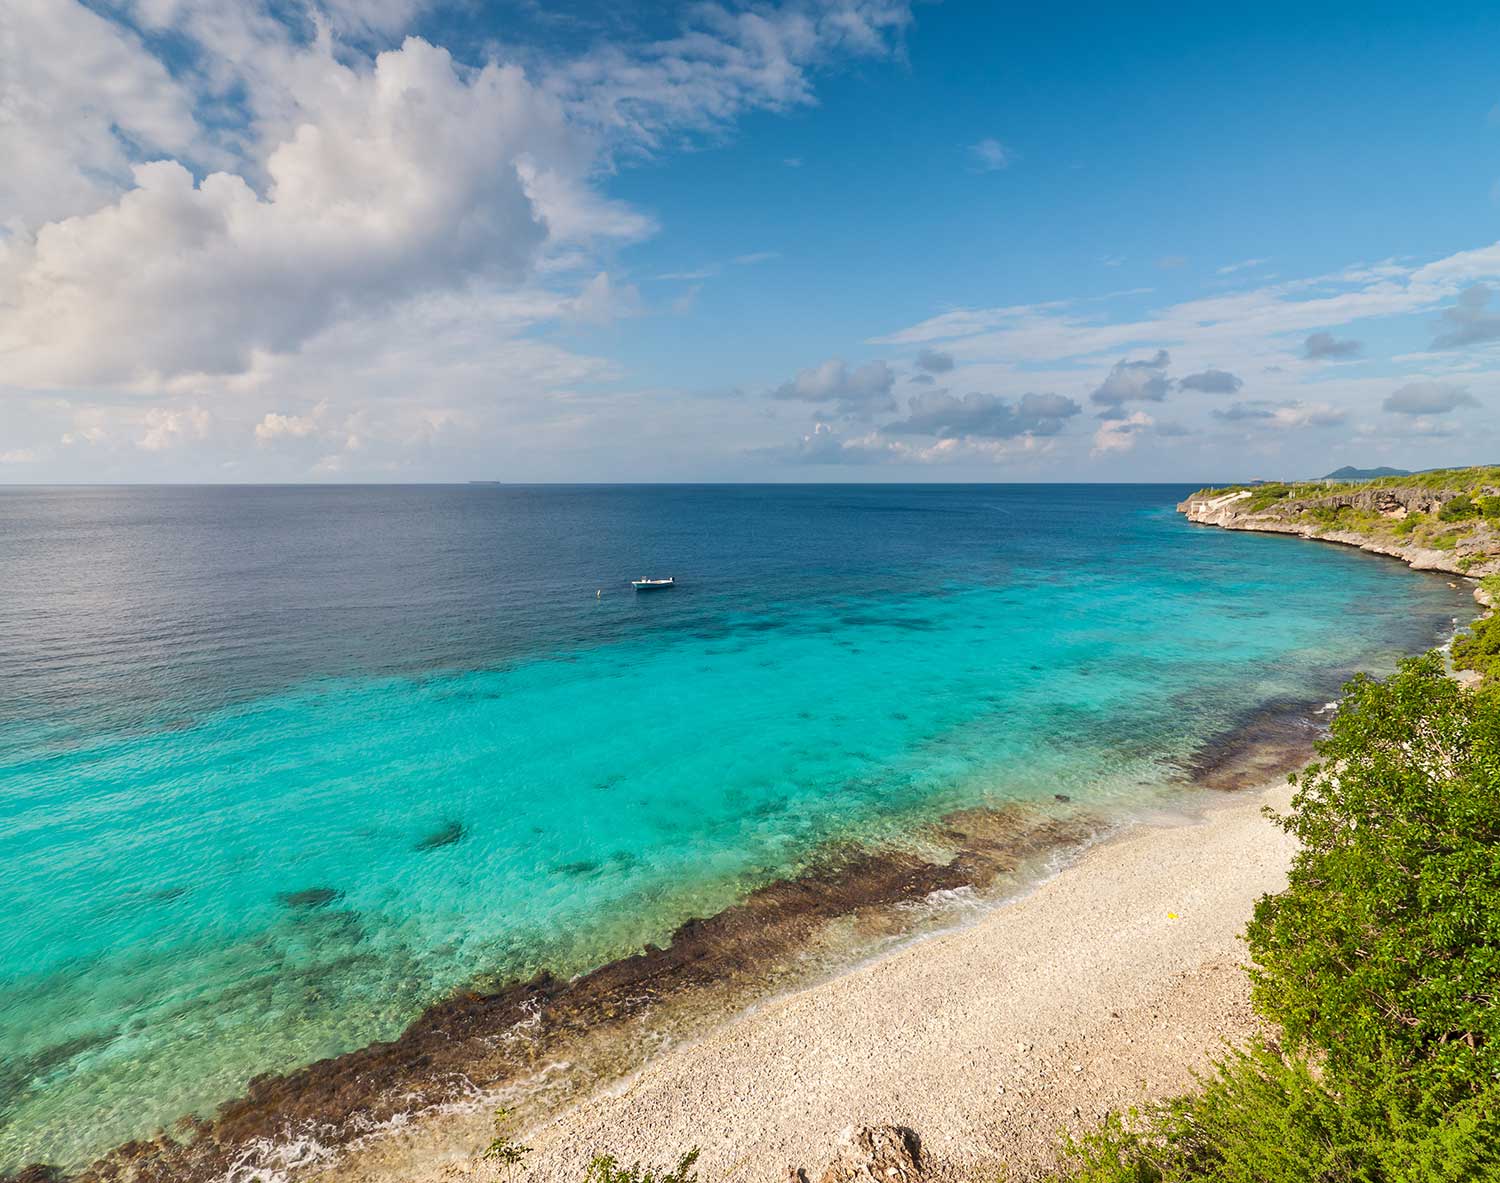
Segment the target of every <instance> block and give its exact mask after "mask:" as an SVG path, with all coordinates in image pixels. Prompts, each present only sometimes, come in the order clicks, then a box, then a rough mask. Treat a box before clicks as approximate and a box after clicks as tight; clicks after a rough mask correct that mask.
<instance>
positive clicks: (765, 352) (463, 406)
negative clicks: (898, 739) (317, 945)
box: [0, 0, 1500, 482]
mask: <svg viewBox="0 0 1500 1183" xmlns="http://www.w3.org/2000/svg"><path fill="white" fill-rule="evenodd" d="M0 22H8V24H9V26H10V27H9V28H0V33H5V34H9V36H0V46H3V47H4V48H0V56H3V55H5V54H10V55H11V56H12V59H13V60H10V61H4V60H0V154H3V155H4V156H5V158H7V159H9V160H12V161H15V162H17V163H18V165H19V167H16V168H14V169H11V170H8V171H7V173H6V175H5V176H4V177H0V481H23V482H28V481H47V480H227V481H241V480H251V481H253V480H397V481H399V480H465V479H471V478H496V479H506V480H517V481H523V480H632V479H663V480H1143V479H1171V480H1188V481H1192V480H1200V479H1201V480H1208V479H1231V478H1239V477H1248V476H1261V475H1286V476H1306V475H1315V474H1317V473H1319V472H1321V471H1325V470H1327V469H1330V468H1333V467H1336V466H1338V465H1341V464H1346V463H1354V464H1359V465H1367V464H1368V465H1373V464H1396V465H1400V466H1404V467H1426V466H1432V465H1439V464H1445V463H1467V462H1479V461H1497V460H1500V430H1497V419H1496V416H1495V410H1494V409H1495V407H1496V405H1497V399H1500V367H1497V365H1496V353H1495V351H1496V349H1497V348H1500V294H1497V295H1496V296H1495V297H1494V298H1493V300H1491V298H1490V297H1489V290H1490V288H1491V287H1493V286H1495V285H1497V284H1500V245H1497V242H1496V240H1497V238H1500V106H1497V104H1500V73H1497V70H1496V57H1497V54H1496V47H1497V46H1500V11H1497V10H1495V9H1494V8H1493V6H1480V5H1470V6H1459V5H1449V6H1444V7H1443V8H1441V9H1440V10H1436V11H1432V10H1428V11H1419V10H1418V9H1417V8H1415V7H1414V6H1403V7H1399V8H1398V7H1395V6H1388V5H1371V4H1365V5H1352V4H1350V5H1311V4H1302V5H1259V6H1256V8H1255V10H1254V11H1253V12H1239V13H1234V12H1230V13H1226V12H1223V11H1219V12H1208V11H1206V10H1205V9H1204V6H1200V5H1185V4H1184V5H1156V6H1121V5H1105V4H1098V5H1088V4H1084V5H1072V6H1053V7H1052V8H1049V9H1046V10H1042V11H1030V10H1005V9H1002V8H1001V7H1000V6H995V5H988V4H977V3H961V2H957V0H948V2H945V3H919V4H908V3H906V2H904V0H802V2H796V3H779V4H755V5H726V6H717V5H715V6H704V5H693V6H681V7H671V6H667V5H661V4H649V5H648V4H636V5H630V4H615V5H608V6H605V5H579V4H542V3H539V2H537V3H518V4H511V5H504V4H478V3H474V2H471V0H464V2H462V3H452V4H444V3H426V2H423V0H375V2H371V3H354V0H318V2H317V3H313V2H312V0H277V2H276V3H271V4H264V5H262V6H257V4H255V3H246V2H243V0H118V2H110V3H106V2H104V0H95V2H94V3H91V4H90V5H89V6H87V7H85V6H84V5H82V4H78V3H77V2H76V0H17V2H16V3H15V4H13V5H10V6H7V13H6V14H5V15H4V16H0Z"/></svg>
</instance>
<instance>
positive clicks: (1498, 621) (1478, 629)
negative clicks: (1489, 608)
mask: <svg viewBox="0 0 1500 1183" xmlns="http://www.w3.org/2000/svg"><path fill="white" fill-rule="evenodd" d="M1494 578H1495V577H1494V576H1491V577H1490V579H1494ZM1489 582H1490V580H1489V579H1487V580H1485V583H1486V585H1488V584H1489ZM1453 664H1454V666H1455V667H1457V668H1458V669H1461V670H1475V671H1476V672H1478V673H1480V674H1483V675H1484V677H1485V678H1486V679H1491V678H1493V679H1495V680H1496V681H1500V615H1495V616H1486V617H1485V618H1484V619H1483V620H1476V621H1475V622H1474V623H1473V624H1472V625H1470V626H1469V631H1468V632H1466V633H1462V634H1460V635H1459V636H1457V637H1455V638H1454V639H1453Z"/></svg>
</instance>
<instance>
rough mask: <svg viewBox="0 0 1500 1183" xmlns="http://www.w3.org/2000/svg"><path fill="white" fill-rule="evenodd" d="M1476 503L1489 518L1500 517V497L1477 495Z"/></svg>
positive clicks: (1480, 510)
mask: <svg viewBox="0 0 1500 1183" xmlns="http://www.w3.org/2000/svg"><path fill="white" fill-rule="evenodd" d="M1474 504H1475V505H1477V506H1478V507H1479V512H1480V513H1482V514H1484V516H1485V517H1487V518H1500V497H1476V498H1474Z"/></svg>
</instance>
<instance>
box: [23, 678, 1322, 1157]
mask: <svg viewBox="0 0 1500 1183" xmlns="http://www.w3.org/2000/svg"><path fill="white" fill-rule="evenodd" d="M1312 705H1313V704H1311V703H1290V702H1285V703H1273V704H1268V705H1267V706H1265V707H1263V708H1260V709H1258V710H1256V711H1254V712H1251V713H1249V714H1247V715H1246V717H1245V718H1243V719H1241V720H1239V721H1237V723H1236V725H1235V726H1233V727H1232V728H1230V729H1228V730H1226V731H1225V732H1224V733H1222V734H1220V735H1216V736H1210V737H1208V738H1206V739H1205V740H1204V742H1203V743H1202V744H1201V745H1200V747H1199V748H1198V750H1197V751H1196V753H1195V754H1194V756H1193V758H1192V759H1191V760H1190V761H1188V762H1187V763H1186V764H1185V765H1184V766H1183V769H1182V773H1183V775H1182V783H1183V785H1184V786H1197V787H1200V788H1207V789H1211V790H1218V791H1231V792H1232V791H1236V790H1243V789H1246V788H1250V787H1252V786H1255V785H1260V784H1264V783H1266V782H1267V781H1268V780H1274V779H1275V778H1277V777H1279V776H1284V775H1285V773H1286V772H1287V771H1290V770H1291V769H1294V768H1296V767H1300V766H1301V765H1302V764H1303V763H1305V762H1306V760H1307V759H1309V758H1310V757H1311V755H1312V744H1313V740H1314V738H1315V734H1314V732H1313V731H1312V730H1311V729H1309V727H1308V726H1307V719H1308V718H1309V711H1310V709H1311V707H1312ZM1110 830H1111V826H1110V823H1109V822H1108V821H1107V820H1106V819H1105V818H1102V817H1099V816H1097V815H1094V814H1092V813H1089V812H1087V811H1085V810H1081V809H1079V808H1077V807H1076V806H1074V805H1072V804H1071V803H1070V802H1067V801H1064V800H1059V801H1056V802H1054V803H1053V804H1052V807H1051V808H1050V809H1048V810H1042V809H1041V808H1039V807H1023V806H1019V805H1011V806H1003V807H998V808H974V809H965V810H961V811H958V812H955V813H950V814H947V815H945V816H943V817H942V818H940V819H938V820H937V821H935V822H934V823H932V824H931V825H930V826H929V827H927V828H926V830H925V831H924V832H922V833H921V834H919V835H918V837H919V838H920V839H921V842H920V843H919V844H918V845H919V846H920V847H924V848H925V850H926V851H927V853H917V852H916V850H914V849H899V848H881V849H867V848H860V847H840V848H835V849H829V850H827V851H824V852H823V854H822V855H821V856H820V857H819V858H818V859H817V860H815V862H814V865H813V866H812V867H811V869H809V870H807V871H805V872H803V873H802V874H800V875H797V876H794V877H792V878H788V879H781V880H777V881H774V882H772V883H769V884H767V885H766V886H764V887H762V888H759V889H758V890H756V891H755V892H753V893H751V895H750V896H748V897H747V898H746V899H745V900H744V901H742V902H741V903H739V904H736V905H733V906H731V907H730V908H727V909H725V910H724V911H722V912H719V913H717V914H716V915H714V916H711V917H709V918H707V919H702V920H690V921H688V922H686V923H685V924H683V925H682V926H681V927H680V928H679V929H678V930H677V931H676V932H675V933H674V934H673V936H672V939H671V941H670V942H669V943H668V944H667V945H666V947H664V948H658V947H656V946H647V948H646V949H645V950H644V951H642V952H641V953H638V954H635V955H634V956H631V957H626V958H623V959H620V960H618V961H614V962H611V963H609V964H606V965H603V966H601V967H600V968H598V969H596V970H594V971H592V972H590V973H587V974H584V975H582V976H580V977H577V978H573V979H571V980H563V979H560V978H557V977H555V976H553V975H550V974H542V975H540V976H538V977H537V978H535V979H532V980H530V981H527V982H515V983H511V984H509V985H505V986H503V987H500V988H498V989H493V990H480V989H476V990H471V991H464V992H461V993H458V994H456V995H454V996H453V997H451V998H449V999H447V1000H446V1001H443V1002H440V1003H437V1004H435V1005H433V1006H431V1007H429V1008H428V1009H427V1010H426V1011H425V1012H424V1013H423V1014H422V1015H420V1016H419V1017H418V1018H417V1019H416V1020H414V1021H413V1022H412V1023H411V1025H410V1026H409V1027H407V1029H406V1030H405V1031H403V1032H402V1033H401V1035H399V1036H398V1037H397V1038H396V1039H394V1040H391V1041H388V1042H380V1043H374V1044H371V1045H368V1046H366V1047H363V1048H359V1049H356V1050H354V1051H351V1052H347V1053H345V1054H343V1055H340V1056H334V1057H331V1058H329V1059H325V1060H321V1061H318V1062H316V1063H313V1064H309V1065H308V1066H306V1067H304V1068H301V1069H298V1070H296V1071H293V1072H288V1073H284V1074H267V1075H264V1076H260V1077H256V1078H255V1079H253V1080H252V1081H250V1082H249V1084H248V1085H247V1086H246V1090H245V1092H244V1093H243V1094H242V1095H241V1096H239V1097H237V1098H235V1099H233V1100H231V1101H229V1102H226V1103H225V1104H224V1105H222V1106H221V1107H220V1108H219V1109H218V1111H217V1112H216V1113H215V1114H214V1115H213V1116H212V1117H210V1118H206V1119H205V1118H192V1117H189V1118H184V1119H183V1120H182V1121H180V1122H179V1123H178V1124H177V1126H176V1127H175V1128H174V1129H173V1130H170V1131H168V1130H163V1131H161V1132H160V1133H159V1134H157V1135H156V1136H155V1137H153V1138H150V1139H142V1140H137V1141H132V1142H128V1143H125V1144H123V1145H120V1146H118V1147H116V1148H115V1149H114V1150H112V1151H110V1152H109V1153H108V1154H106V1155H104V1156H103V1157H102V1158H100V1159H98V1160H97V1161H95V1162H94V1163H92V1164H90V1165H89V1166H87V1167H85V1168H84V1169H82V1170H81V1171H79V1172H78V1173H76V1174H71V1175H70V1174H68V1173H66V1172H63V1171H59V1170H57V1169H56V1168H55V1167H52V1166H50V1165H45V1164H34V1165H33V1166H30V1167H28V1168H26V1169H25V1170H23V1171H22V1172H20V1174H19V1175H16V1176H9V1177H0V1183H12V1180H14V1181H15V1183H60V1181H62V1180H66V1179H71V1180H78V1181H79V1183H106V1181H107V1183H219V1181H223V1180H240V1179H279V1178H297V1177H302V1176H304V1175H307V1174H311V1173H318V1172H320V1171H323V1170H327V1169H328V1168H329V1167H331V1166H333V1165H334V1164H335V1163H336V1162H338V1161H339V1159H340V1158H341V1157H342V1156H343V1153H344V1151H345V1150H346V1149H348V1148H350V1147H352V1146H354V1145H356V1144H361V1143H364V1142H367V1141H369V1140H370V1138H371V1137H372V1135H373V1136H375V1137H377V1138H378V1137H379V1136H380V1135H381V1134H382V1133H383V1132H386V1131H389V1130H392V1129H394V1128H397V1127H405V1126H409V1125H410V1124H411V1123H412V1122H413V1121H414V1120H415V1121H419V1120H421V1117H422V1115H423V1114H439V1113H443V1112H449V1111H451V1110H452V1109H453V1107H455V1106H457V1107H460V1108H474V1109H475V1112H476V1114H481V1115H482V1112H483V1110H482V1108H481V1107H476V1106H475V1105H474V1102H475V1101H476V1099H477V1098H479V1097H480V1096H495V1095H501V1094H507V1093H510V1092H514V1093H516V1094H517V1095H522V1096H524V1094H526V1093H527V1092H528V1091H532V1092H535V1093H536V1094H537V1097H538V1098H539V1099H538V1100H537V1102H536V1103H537V1104H538V1105H539V1108H538V1109H537V1111H536V1112H535V1113H533V1114H531V1115H530V1116H531V1118H533V1119H534V1118H540V1117H542V1116H543V1114H544V1113H545V1112H547V1111H551V1110H553V1109H555V1108H556V1107H557V1105H558V1104H566V1103H568V1102H569V1101H570V1100H571V1099H572V1098H574V1097H577V1096H579V1095H583V1094H585V1093H587V1092H589V1091H590V1090H592V1089H597V1088H599V1087H600V1086H601V1085H604V1084H607V1083H608V1082H609V1081H610V1080H614V1079H619V1078H621V1077H624V1076H626V1075H628V1074H629V1073H631V1072H633V1071H636V1070H638V1069H639V1067H640V1065H641V1063H642V1062H644V1059H645V1058H649V1049H651V1048H652V1047H660V1046H665V1045H672V1044H676V1043H679V1042H682V1041H683V1040H688V1039H692V1038H696V1037H699V1036H700V1035H702V1034H703V1033H704V1032H706V1031H708V1030H711V1029H713V1028H714V1027H715V1026H716V1024H717V1023H718V1022H720V1021H722V1018H723V1017H724V1016H726V1015H729V1014H733V1013H735V1012H736V1011H740V1010H743V1009H744V1008H745V1007H747V1006H752V1005H754V1004H755V1003H756V1002H758V1001H759V1000H761V999H763V998H765V997H768V996H770V995H773V994H776V993H780V992H784V991H785V990H788V989H796V988H800V987H801V986H803V985H805V984H806V978H805V977H803V978H801V979H799V978H798V976H797V975H798V973H799V972H804V973H805V970H806V967H807V965H808V964H809V963H810V962H812V961H814V960H815V959H816V956H817V954H818V953H819V952H820V951H821V950H823V949H824V947H826V946H827V945H828V944H829V942H830V934H834V935H833V937H832V939H833V940H835V941H838V940H843V939H845V938H846V937H847V935H848V931H849V930H851V929H852V930H855V931H857V932H859V933H861V934H862V935H863V937H864V939H865V942H866V943H869V942H870V941H871V940H878V939H879V938H881V937H896V936H899V935H901V934H902V933H903V932H909V931H910V930H911V926H912V921H913V914H912V912H911V910H910V909H911V908H912V907H913V906H914V905H919V904H921V903H922V902H923V901H925V900H928V899H929V898H931V897H933V896H934V893H951V892H954V891H963V890H973V891H978V892H981V893H990V894H994V893H996V892H997V891H998V892H1000V893H1001V894H1004V893H1006V892H1008V891H1013V890H1015V889H1016V888H1017V887H1019V886H1021V885H1022V884H1023V883H1024V882H1025V881H1026V880H1027V878H1028V877H1031V878H1034V877H1035V874H1036V873H1037V872H1039V871H1040V869H1041V867H1042V866H1043V865H1044V864H1045V863H1046V862H1047V860H1049V859H1051V858H1055V857H1056V856H1057V855H1059V854H1062V853H1065V852H1068V851H1078V850H1081V849H1083V848H1084V847H1086V846H1088V845H1090V844H1091V843H1092V842H1094V841H1096V840H1097V839H1098V838H1099V837H1101V836H1102V835H1104V834H1107V833H1108V832H1110ZM933 851H942V852H945V854H944V855H936V854H934V853H932V852H933ZM945 856H946V857H945ZM554 1078H555V1079H554ZM507 1103H508V1104H509V1103H510V1102H509V1101H508V1102H507ZM528 1108H529V1106H528V1104H527V1103H526V1102H525V1101H524V1100H523V1101H522V1102H521V1110H522V1115H523V1116H525V1115H526V1111H527V1109H528ZM309 1147H311V1148H314V1149H313V1150H312V1151H311V1152H309V1150H308V1148H309Z"/></svg>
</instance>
